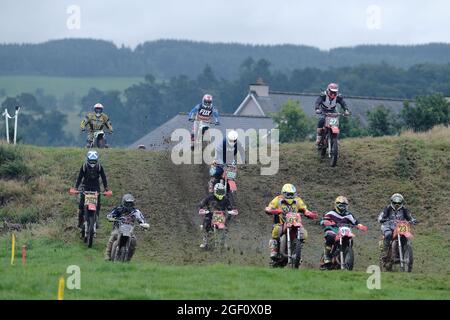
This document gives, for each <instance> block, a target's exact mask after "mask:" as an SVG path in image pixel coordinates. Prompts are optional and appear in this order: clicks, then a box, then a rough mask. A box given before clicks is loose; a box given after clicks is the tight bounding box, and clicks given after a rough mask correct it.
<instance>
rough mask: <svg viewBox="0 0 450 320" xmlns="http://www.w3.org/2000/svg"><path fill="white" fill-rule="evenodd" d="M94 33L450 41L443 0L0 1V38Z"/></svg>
mask: <svg viewBox="0 0 450 320" xmlns="http://www.w3.org/2000/svg"><path fill="white" fill-rule="evenodd" d="M61 38H96V39H105V40H111V41H113V42H114V43H116V44H117V45H122V44H124V45H125V46H130V47H132V48H134V47H135V46H136V45H137V44H139V43H142V42H145V41H150V40H157V39H187V40H198V41H210V42H238V43H251V44H284V43H290V44H305V45H311V46H315V47H319V48H321V49H330V48H334V47H341V46H352V45H358V44H420V43H429V42H450V1H446V0H430V1H426V0H409V1H406V0H397V1H394V0H391V1H389V0H373V1H367V0H338V1H331V0H330V1H317V0H316V1H300V0H147V1H144V0H70V1H67V0H39V1H37V0H36V1H34V0H33V1H30V0H0V42H1V43H12V42H14V43H23V42H32V43H37V42H43V41H47V40H50V39H61Z"/></svg>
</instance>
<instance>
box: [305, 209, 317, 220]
mask: <svg viewBox="0 0 450 320" xmlns="http://www.w3.org/2000/svg"><path fill="white" fill-rule="evenodd" d="M305 216H307V217H308V218H310V219H313V220H314V219H317V218H318V217H319V215H318V214H317V212H314V211H307V212H305Z"/></svg>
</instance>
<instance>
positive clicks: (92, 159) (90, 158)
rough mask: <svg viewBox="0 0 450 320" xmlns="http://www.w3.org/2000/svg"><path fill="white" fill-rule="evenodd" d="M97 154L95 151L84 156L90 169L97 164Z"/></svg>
mask: <svg viewBox="0 0 450 320" xmlns="http://www.w3.org/2000/svg"><path fill="white" fill-rule="evenodd" d="M98 158H99V156H98V152H97V151H95V150H89V151H88V153H87V155H86V163H87V164H88V165H89V166H90V167H91V168H93V167H95V165H96V164H97V163H98Z"/></svg>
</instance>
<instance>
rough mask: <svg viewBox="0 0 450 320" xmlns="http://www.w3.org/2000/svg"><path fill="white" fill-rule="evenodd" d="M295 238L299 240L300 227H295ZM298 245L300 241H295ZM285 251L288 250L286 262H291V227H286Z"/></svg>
mask: <svg viewBox="0 0 450 320" xmlns="http://www.w3.org/2000/svg"><path fill="white" fill-rule="evenodd" d="M297 239H298V240H300V228H297ZM297 245H300V243H297ZM287 249H288V250H287V251H288V263H291V262H292V250H291V228H287Z"/></svg>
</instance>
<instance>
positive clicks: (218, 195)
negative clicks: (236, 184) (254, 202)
mask: <svg viewBox="0 0 450 320" xmlns="http://www.w3.org/2000/svg"><path fill="white" fill-rule="evenodd" d="M199 209H206V210H208V211H209V213H208V214H205V215H204V218H203V242H202V243H201V244H200V248H206V247H207V246H208V235H209V233H210V232H211V219H212V216H213V211H224V212H227V211H232V210H235V208H233V206H232V204H231V202H230V200H229V199H228V197H227V196H226V188H225V186H224V185H223V184H222V183H217V184H216V185H215V186H214V191H213V193H212V194H208V195H207V196H206V197H205V198H204V199H203V200H201V202H200V204H199ZM235 211H237V210H235ZM228 220H229V215H228V214H227V221H228Z"/></svg>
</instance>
